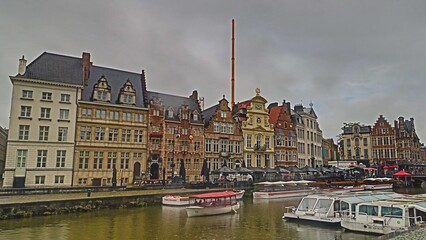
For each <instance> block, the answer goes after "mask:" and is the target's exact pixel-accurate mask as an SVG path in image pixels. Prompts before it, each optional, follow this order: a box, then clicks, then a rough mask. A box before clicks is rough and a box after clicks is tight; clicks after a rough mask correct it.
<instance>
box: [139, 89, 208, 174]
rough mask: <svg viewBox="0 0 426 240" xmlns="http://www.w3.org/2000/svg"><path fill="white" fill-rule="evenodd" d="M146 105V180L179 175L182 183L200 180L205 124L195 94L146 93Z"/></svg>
mask: <svg viewBox="0 0 426 240" xmlns="http://www.w3.org/2000/svg"><path fill="white" fill-rule="evenodd" d="M148 102H149V104H148V108H149V122H150V124H149V126H148V132H149V133H148V135H149V139H148V149H149V152H148V162H147V173H148V176H147V179H151V180H162V179H163V177H164V179H170V178H173V177H175V176H179V175H181V177H184V180H185V181H197V180H199V179H200V178H201V176H200V173H201V166H202V163H203V160H204V124H203V119H202V115H201V108H200V104H199V102H198V93H197V91H193V93H192V95H191V96H189V97H182V96H176V95H171V94H165V93H159V92H153V91H148ZM183 168H184V169H185V170H184V174H182V169H183ZM182 175H183V176H182Z"/></svg>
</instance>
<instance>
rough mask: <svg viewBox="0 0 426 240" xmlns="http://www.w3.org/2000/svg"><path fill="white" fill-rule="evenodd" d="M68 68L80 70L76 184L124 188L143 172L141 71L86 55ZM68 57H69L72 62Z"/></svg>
mask: <svg viewBox="0 0 426 240" xmlns="http://www.w3.org/2000/svg"><path fill="white" fill-rule="evenodd" d="M73 60H74V61H73V64H72V65H70V66H64V67H71V66H78V63H79V62H81V63H82V65H81V66H78V67H79V68H82V69H83V74H82V76H83V84H84V90H83V93H82V97H81V99H80V101H79V102H78V111H77V118H76V119H77V121H76V127H77V132H76V139H75V156H74V166H73V167H74V179H73V185H74V186H86V185H90V186H122V185H127V184H132V183H133V182H134V181H135V180H138V179H141V178H142V175H143V174H144V173H145V172H146V171H147V168H146V166H147V157H148V156H147V132H148V129H147V128H148V108H147V94H146V80H145V74H144V71H142V72H141V73H134V72H128V71H123V70H117V69H112V68H108V67H102V66H96V65H94V64H93V63H92V62H91V60H90V54H89V53H83V55H82V58H81V59H74V58H73ZM70 61H71V60H70Z"/></svg>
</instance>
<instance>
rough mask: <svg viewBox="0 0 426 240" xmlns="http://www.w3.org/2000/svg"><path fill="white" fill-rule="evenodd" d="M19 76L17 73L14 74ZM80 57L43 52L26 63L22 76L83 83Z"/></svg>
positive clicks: (77, 83) (59, 81)
mask: <svg viewBox="0 0 426 240" xmlns="http://www.w3.org/2000/svg"><path fill="white" fill-rule="evenodd" d="M16 76H17V77H19V74H18V75H16ZM82 76H83V67H82V65H81V58H77V57H69V56H63V55H58V54H54V53H48V52H44V53H42V54H41V55H40V56H38V57H37V58H36V59H35V60H34V61H32V62H31V63H30V64H28V65H27V68H26V71H25V74H24V75H23V77H25V78H31V79H38V80H45V81H52V82H58V83H67V84H76V85H83V78H82Z"/></svg>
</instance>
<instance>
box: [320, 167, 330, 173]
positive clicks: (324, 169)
mask: <svg viewBox="0 0 426 240" xmlns="http://www.w3.org/2000/svg"><path fill="white" fill-rule="evenodd" d="M317 170H318V171H320V172H323V173H326V172H333V171H331V170H330V169H328V168H326V167H323V166H321V167H319V168H317Z"/></svg>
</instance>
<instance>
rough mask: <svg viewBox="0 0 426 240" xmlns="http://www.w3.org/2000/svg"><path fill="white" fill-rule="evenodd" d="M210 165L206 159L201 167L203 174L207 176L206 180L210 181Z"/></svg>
mask: <svg viewBox="0 0 426 240" xmlns="http://www.w3.org/2000/svg"><path fill="white" fill-rule="evenodd" d="M209 172H210V171H209V167H208V166H207V160H205V159H204V161H203V167H202V168H201V176H204V177H205V178H206V182H208V181H209Z"/></svg>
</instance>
